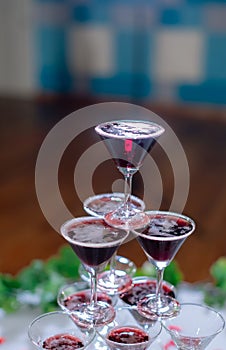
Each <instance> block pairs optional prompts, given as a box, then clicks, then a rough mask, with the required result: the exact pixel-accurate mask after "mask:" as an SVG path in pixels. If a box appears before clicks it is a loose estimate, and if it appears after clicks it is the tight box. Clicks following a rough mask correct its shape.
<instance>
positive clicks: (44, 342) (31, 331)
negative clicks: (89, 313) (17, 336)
mask: <svg viewBox="0 0 226 350" xmlns="http://www.w3.org/2000/svg"><path fill="white" fill-rule="evenodd" d="M95 335H96V332H95V329H94V328H93V327H83V328H82V327H80V326H78V325H76V324H75V322H74V320H73V319H72V317H71V315H69V313H66V312H62V311H53V312H47V313H45V314H42V315H39V316H37V317H36V318H35V319H34V320H33V321H32V322H31V323H30V324H29V326H28V337H29V339H30V341H31V342H32V344H33V345H35V348H36V349H40V350H41V349H51V350H63V349H64V350H75V349H81V350H83V349H85V348H87V346H89V345H90V344H91V343H92V342H93V341H94V339H95ZM32 349H33V348H32Z"/></svg>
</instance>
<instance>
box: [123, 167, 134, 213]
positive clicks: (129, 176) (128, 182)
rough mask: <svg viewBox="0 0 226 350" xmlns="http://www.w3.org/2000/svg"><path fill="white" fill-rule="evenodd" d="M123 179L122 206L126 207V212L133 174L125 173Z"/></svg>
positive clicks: (129, 199)
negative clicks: (123, 196)
mask: <svg viewBox="0 0 226 350" xmlns="http://www.w3.org/2000/svg"><path fill="white" fill-rule="evenodd" d="M124 178H125V186H124V195H125V199H124V205H125V207H126V210H129V204H130V201H131V193H132V179H133V173H131V172H127V173H126V174H124Z"/></svg>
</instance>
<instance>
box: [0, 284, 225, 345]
mask: <svg viewBox="0 0 226 350" xmlns="http://www.w3.org/2000/svg"><path fill="white" fill-rule="evenodd" d="M177 292H178V293H177V297H178V300H179V301H180V302H194V303H203V294H202V291H201V290H200V289H199V288H197V287H196V286H195V285H192V284H188V283H182V284H181V285H180V287H179V288H178V291H177ZM220 312H221V314H222V315H223V317H224V318H225V319H226V309H222V310H220ZM39 314H40V310H39V309H38V308H31V307H30V308H28V307H24V308H21V310H19V311H18V312H16V313H14V314H11V315H7V316H2V317H1V318H0V336H1V337H2V338H1V339H4V342H2V344H1V345H0V350H34V349H35V347H34V346H33V345H32V344H31V343H30V341H29V339H28V336H27V328H28V325H29V323H30V322H31V321H32V320H33V319H34V318H35V317H36V316H38V315H39ZM225 344H226V329H224V330H223V332H221V333H220V334H219V335H218V336H217V337H216V338H215V339H214V340H213V341H212V342H211V344H210V345H209V346H208V347H207V350H225ZM94 349H101V350H107V347H106V346H105V345H104V343H103V342H102V341H101V339H100V338H96V342H95V348H94V345H93V344H91V345H90V346H89V347H88V348H87V350H94ZM149 349H150V350H175V349H176V348H175V347H174V346H173V345H172V342H171V341H170V338H169V336H168V335H167V334H166V332H165V331H164V330H163V331H162V332H161V334H160V336H159V337H158V338H157V340H155V342H154V343H153V344H152V345H151V346H150V348H149Z"/></svg>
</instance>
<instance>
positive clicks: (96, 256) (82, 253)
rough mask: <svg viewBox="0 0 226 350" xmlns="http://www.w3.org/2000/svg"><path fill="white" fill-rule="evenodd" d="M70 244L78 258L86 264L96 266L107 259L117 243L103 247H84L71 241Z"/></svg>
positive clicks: (115, 248)
mask: <svg viewBox="0 0 226 350" xmlns="http://www.w3.org/2000/svg"><path fill="white" fill-rule="evenodd" d="M70 245H71V247H72V249H73V250H74V252H75V254H77V256H78V257H79V259H80V260H81V261H82V262H83V263H84V264H86V265H88V266H98V265H101V264H103V263H104V262H106V261H108V260H109V259H110V258H111V257H112V255H113V254H114V252H115V251H116V250H117V248H118V245H117V246H114V247H104V248H101V247H98V248H97V247H95V246H94V247H85V246H81V245H77V244H72V243H70Z"/></svg>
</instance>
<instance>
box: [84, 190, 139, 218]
mask: <svg viewBox="0 0 226 350" xmlns="http://www.w3.org/2000/svg"><path fill="white" fill-rule="evenodd" d="M124 198H125V195H124V193H120V192H115V193H102V194H99V195H96V196H92V197H89V198H87V199H86V200H85V201H84V203H83V208H84V210H85V211H86V212H87V213H88V214H89V215H93V216H102V217H104V215H106V214H107V213H110V212H112V211H114V210H117V209H118V207H119V206H120V205H122V203H123V201H124ZM131 206H132V209H139V210H144V209H145V204H144V202H143V201H142V200H141V199H140V198H138V197H136V196H131Z"/></svg>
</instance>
